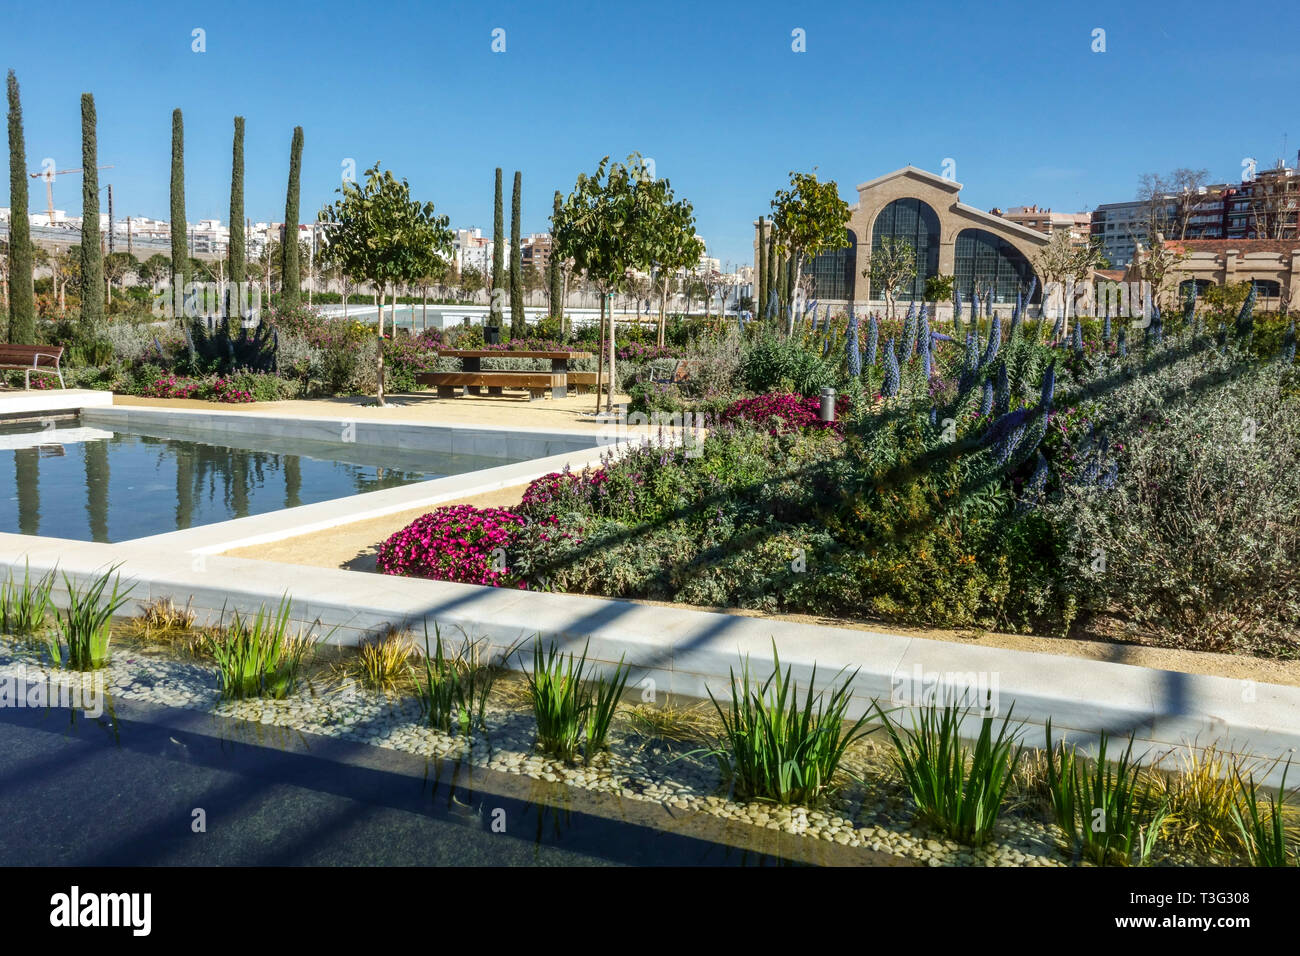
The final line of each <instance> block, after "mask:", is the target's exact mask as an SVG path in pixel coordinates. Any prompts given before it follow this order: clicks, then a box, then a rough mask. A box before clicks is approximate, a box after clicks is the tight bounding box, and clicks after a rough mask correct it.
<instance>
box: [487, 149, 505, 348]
mask: <svg viewBox="0 0 1300 956" xmlns="http://www.w3.org/2000/svg"><path fill="white" fill-rule="evenodd" d="M505 251H506V226H505V213H504V210H503V209H502V207H501V167H500V166H498V167H497V191H496V199H495V201H494V203H493V207H492V285H491V288H490V289H489V292H488V295H489V298H488V302H489V304H490V307H489V313H488V323H489V324H490V325H494V326H496V327H497V328H500V327H501V294H500V289H501V273H502V272H503V271H505V259H504V254H505Z"/></svg>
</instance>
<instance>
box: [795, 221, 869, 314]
mask: <svg viewBox="0 0 1300 956" xmlns="http://www.w3.org/2000/svg"><path fill="white" fill-rule="evenodd" d="M848 233H849V244H848V245H847V246H845V247H844V248H843V249H832V250H831V251H830V252H823V253H820V254H819V255H816V256H813V259H812V261H811V262H805V263H804V267H803V274H804V275H806V276H812V279H813V287H812V291H811V292H810V293H809V294H808V298H810V299H822V300H825V299H840V300H843V301H845V302H851V301H852V300H853V280H854V272H855V271H856V268H857V266H856V263H857V259H858V237H857V236H856V235H854V233H853V230H852V229H850V230H848Z"/></svg>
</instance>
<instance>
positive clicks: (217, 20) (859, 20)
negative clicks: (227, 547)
mask: <svg viewBox="0 0 1300 956" xmlns="http://www.w3.org/2000/svg"><path fill="white" fill-rule="evenodd" d="M217 6H220V8H221V9H214V8H215V7H217ZM548 8H550V9H549V11H548ZM1287 8H1288V7H1287V5H1283V6H1282V7H1281V8H1276V7H1275V8H1271V9H1270V11H1269V12H1268V13H1266V14H1260V15H1259V16H1256V15H1255V14H1252V13H1250V12H1249V11H1248V10H1245V9H1244V8H1239V7H1232V6H1224V5H1223V4H1222V3H1216V4H1210V3H1205V2H1199V0H1192V2H1182V3H1142V4H1140V5H1139V4H1132V3H1109V2H1103V3H1089V4H1086V5H1085V4H1068V5H1067V4H1056V3H1051V4H1045V3H998V2H986V3H983V4H980V5H979V6H978V7H976V6H974V5H970V4H962V3H948V2H933V0H931V2H927V3H924V4H897V5H891V6H890V7H889V8H888V9H882V8H879V5H877V4H866V3H863V2H861V0H856V2H838V0H828V2H822V3H818V4H814V5H811V6H805V5H802V4H794V3H765V2H760V0H750V2H746V3H733V2H729V0H715V2H710V3H699V2H694V3H678V2H671V0H668V2H658V3H654V4H610V3H592V4H574V3H568V4H562V5H560V4H543V3H537V2H531V3H519V4H515V3H482V4H468V3H456V4H448V3H429V2H423V3H420V2H401V3H393V2H384V0H374V2H370V3H359V2H355V0H352V2H346V3H340V2H332V0H318V2H314V3H285V2H278V0H263V2H258V3H248V2H234V3H222V4H220V5H217V4H211V3H201V4H200V3H171V4H161V3H131V2H114V3H112V4H105V3H94V4H91V3H79V2H64V3H60V4H58V5H56V6H55V7H50V6H49V5H45V4H11V5H10V6H9V7H8V9H7V11H6V20H7V21H8V22H7V24H6V26H7V29H6V30H5V34H4V36H3V38H0V51H2V52H3V57H2V58H0V66H3V67H6V68H9V67H11V68H13V69H14V70H16V72H17V74H18V78H19V81H20V83H21V84H22V93H23V109H24V118H25V122H26V138H27V157H28V165H29V168H30V170H32V171H34V170H37V169H39V168H40V163H41V160H42V159H43V158H44V157H47V156H48V157H52V158H54V160H55V162H56V164H57V167H58V168H65V167H72V166H79V165H80V164H81V155H80V119H79V95H80V93H81V92H83V91H91V92H93V93H94V94H95V98H96V105H97V109H98V113H99V155H100V162H101V163H112V164H113V165H114V167H115V168H114V169H112V170H106V171H104V172H103V173H101V183H104V182H112V183H113V189H114V196H115V202H116V212H117V214H118V215H121V216H125V215H128V214H130V215H145V216H153V217H157V218H166V215H167V209H168V199H167V195H168V163H169V150H170V137H171V132H170V127H171V111H172V109H173V108H175V107H178V106H179V107H181V108H182V109H183V110H184V114H185V131H186V186H187V189H186V194H187V195H186V198H187V218H188V219H189V220H191V221H194V220H198V219H202V218H219V219H222V220H225V219H226V218H227V215H228V210H229V186H230V136H231V119H232V117H233V116H234V115H236V114H242V115H244V116H245V117H246V118H247V141H246V157H247V176H246V185H245V189H246V208H247V212H248V215H249V216H250V217H252V218H254V219H258V220H268V219H269V220H278V219H281V218H283V212H284V180H285V174H286V171H287V167H288V152H289V141H290V136H291V134H292V130H293V127H294V126H295V125H301V126H303V127H304V131H305V138H306V147H305V152H304V160H303V163H304V168H303V186H302V189H303V198H302V203H303V216H304V218H307V217H309V216H310V215H311V214H312V213H313V212H314V211H315V210H317V209H319V208H320V206H321V205H323V204H324V203H326V202H328V201H329V200H331V199H332V198H333V197H334V192H333V191H334V189H335V188H336V187H337V185H338V183H339V178H340V173H341V164H342V163H343V162H344V160H346V159H349V158H351V159H354V160H355V161H356V164H357V168H358V170H363V169H364V168H365V167H366V166H368V165H370V164H371V163H373V162H374V161H376V160H381V161H382V162H383V164H384V165H385V166H386V167H388V168H391V169H393V170H394V171H395V172H396V173H397V174H398V175H399V176H404V177H406V178H407V179H409V180H410V182H411V185H412V188H413V192H414V194H415V195H416V197H417V198H419V199H422V200H432V201H433V202H434V203H435V204H436V205H437V208H438V211H439V212H442V213H446V214H448V215H450V216H451V219H452V223H453V225H455V226H458V227H467V226H475V225H476V226H479V227H482V228H484V229H485V231H490V228H491V220H492V175H493V169H494V168H495V167H496V166H501V167H503V169H504V170H505V173H504V175H505V178H506V183H507V186H506V189H507V202H508V201H509V195H508V194H509V182H510V177H511V175H512V172H513V170H515V169H520V170H522V171H523V182H524V202H523V229H524V231H525V232H534V231H541V230H544V229H546V228H547V217H548V216H549V214H550V208H551V196H552V193H553V192H554V190H556V189H561V190H563V191H565V192H566V193H567V192H568V191H569V190H570V189H571V188H572V186H573V182H574V179H575V178H576V176H577V174H578V173H579V172H580V171H583V170H591V169H593V168H594V167H595V165H596V163H597V161H598V160H599V159H600V158H601V157H602V156H604V155H606V154H611V155H613V156H614V157H616V158H622V157H624V156H626V155H627V154H628V153H630V152H632V151H633V150H639V151H640V152H641V153H642V154H643V155H644V156H647V157H651V158H653V159H654V161H655V167H656V171H657V173H658V174H659V175H660V176H666V177H667V178H669V179H670V180H671V181H672V184H673V187H674V189H675V191H676V192H677V194H678V195H679V196H685V197H686V198H688V199H690V200H691V201H692V202H693V203H694V205H695V211H696V218H697V222H698V226H699V231H700V233H701V234H702V235H703V236H704V237H705V238H706V240H707V241H708V242H709V245H710V252H711V253H712V254H713V255H716V256H718V257H720V258H722V259H723V260H733V261H741V260H746V259H748V257H749V255H750V252H749V250H750V241H751V232H752V230H751V227H750V226H749V223H751V222H752V221H753V219H754V218H755V217H756V216H757V215H758V214H759V213H761V212H763V211H765V210H766V209H767V208H768V203H769V201H770V200H771V197H772V194H773V193H774V191H775V190H776V189H778V188H780V187H782V186H783V185H785V183H786V180H787V177H788V173H789V171H790V170H791V169H800V170H803V169H808V168H811V167H813V166H816V167H818V173H819V175H820V176H821V177H822V178H824V179H827V178H828V179H834V180H836V181H837V182H838V184H839V187H840V193H841V195H843V196H844V198H845V199H846V200H848V201H853V199H854V198H855V197H856V194H855V192H854V186H856V184H858V183H860V182H864V181H866V180H868V179H872V178H874V177H876V176H878V175H880V174H882V173H885V172H888V171H890V170H892V169H895V168H897V167H900V166H903V165H906V164H908V163H911V164H913V165H916V166H920V167H922V168H925V169H929V170H932V171H934V172H940V171H941V167H942V163H943V160H944V159H946V158H951V159H953V160H954V161H955V164H956V165H955V172H956V178H957V179H958V181H959V182H961V183H963V184H964V186H965V188H964V189H963V191H962V199H963V200H964V201H965V202H968V203H970V204H972V205H975V206H978V207H981V208H989V207H992V206H1001V207H1004V208H1005V207H1007V206H1013V205H1021V204H1027V203H1035V202H1036V203H1038V204H1040V205H1043V206H1051V207H1052V208H1054V209H1063V210H1068V211H1077V210H1083V209H1090V208H1091V207H1093V206H1095V205H1096V204H1098V203H1100V202H1112V201H1118V200H1124V199H1130V198H1132V197H1133V195H1134V192H1135V190H1136V188H1137V179H1138V176H1139V175H1140V174H1141V173H1143V172H1147V171H1159V172H1164V171H1168V170H1170V169H1172V168H1174V167H1177V166H1191V167H1205V168H1207V169H1209V170H1210V173H1211V176H1212V177H1214V178H1215V179H1218V180H1230V179H1234V178H1239V176H1240V169H1241V160H1242V158H1243V157H1246V156H1252V157H1255V158H1257V159H1258V160H1259V161H1260V165H1261V166H1263V165H1266V164H1269V163H1271V162H1272V161H1273V160H1274V159H1276V158H1277V157H1278V156H1279V155H1281V153H1282V148H1283V135H1284V134H1289V140H1288V143H1289V145H1288V153H1289V155H1290V156H1292V157H1294V155H1295V151H1296V149H1297V148H1298V147H1300V122H1297V121H1296V119H1297V114H1296V112H1295V109H1294V106H1295V91H1296V77H1297V76H1298V75H1300V47H1297V45H1296V44H1295V42H1294V37H1295V36H1296V35H1297V32H1298V29H1300V8H1296V7H1289V9H1290V10H1291V12H1289V13H1288V12H1285V11H1286V9H1287ZM498 27H499V28H502V29H504V30H505V31H506V33H505V40H506V51H505V52H504V53H493V52H492V50H491V43H492V35H491V34H492V30H493V29H494V28H498ZM195 28H202V29H203V30H205V31H206V45H207V52H205V53H195V52H192V50H191V46H192V36H191V31H192V30H193V29H195ZM796 28H798V29H802V30H804V31H805V35H806V47H807V51H806V52H804V53H795V52H793V51H792V50H791V43H792V38H791V31H792V30H794V29H796ZM1095 28H1102V29H1104V30H1105V31H1106V34H1105V40H1106V51H1105V52H1104V53H1094V52H1093V51H1092V49H1091V46H1092V43H1093V37H1092V31H1093V30H1094V29H1095ZM34 186H35V188H33V190H32V207H33V209H38V208H40V206H41V205H43V203H44V188H43V186H42V185H41V184H40V183H39V182H37V183H35V184H34ZM55 204H56V206H58V207H59V208H61V209H65V208H66V209H68V211H69V212H70V213H74V214H75V213H76V212H77V211H79V209H80V183H79V179H78V178H77V177H71V176H70V177H63V178H61V179H60V180H59V181H58V182H57V183H56V186H55ZM0 205H8V181H7V177H5V178H4V179H3V182H0Z"/></svg>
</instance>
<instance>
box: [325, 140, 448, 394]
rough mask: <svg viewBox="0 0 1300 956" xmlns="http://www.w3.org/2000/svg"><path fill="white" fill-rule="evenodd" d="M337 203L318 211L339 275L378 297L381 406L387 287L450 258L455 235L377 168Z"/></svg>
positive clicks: (344, 189) (345, 188)
mask: <svg viewBox="0 0 1300 956" xmlns="http://www.w3.org/2000/svg"><path fill="white" fill-rule="evenodd" d="M336 191H337V192H340V193H342V198H341V199H338V200H335V201H334V202H333V203H332V204H331V205H329V206H326V207H325V208H324V209H322V210H321V212H320V217H319V218H320V219H321V221H322V222H328V223H330V224H332V229H331V231H330V245H331V246H332V247H333V253H334V255H336V256H337V257H338V261H339V262H340V263H341V265H342V266H343V269H344V271H345V272H346V273H347V274H348V275H350V276H353V277H355V278H358V279H365V280H367V281H369V282H370V283H372V284H373V285H374V287H375V289H376V290H377V292H378V305H379V315H380V316H381V321H380V322H379V323H378V325H377V328H376V338H375V377H376V399H377V401H378V403H379V404H380V405H381V406H382V405H383V404H384V332H383V328H384V327H383V322H382V316H383V312H384V300H385V296H386V295H387V292H388V290H389V289H390V288H395V287H396V286H398V285H401V284H406V283H415V282H417V281H419V279H420V277H421V276H424V275H427V274H429V272H430V271H431V270H433V269H435V268H437V266H436V265H435V264H434V260H435V259H441V258H442V257H443V256H445V255H446V254H448V253H450V251H451V248H452V240H453V238H454V234H453V233H452V231H451V229H450V228H449V220H448V218H447V217H446V216H439V215H437V214H435V212H434V206H433V203H431V202H425V203H421V202H416V201H414V200H412V199H411V188H410V186H409V184H408V183H407V181H406V180H405V179H400V180H399V179H397V178H396V177H395V176H394V175H393V173H392V170H383V171H382V172H381V171H380V167H379V164H378V163H376V164H375V165H374V166H372V167H371V168H370V169H367V170H366V173H365V181H364V183H362V184H358V183H356V182H345V183H343V185H342V186H341V187H340V188H339V189H338V190H336Z"/></svg>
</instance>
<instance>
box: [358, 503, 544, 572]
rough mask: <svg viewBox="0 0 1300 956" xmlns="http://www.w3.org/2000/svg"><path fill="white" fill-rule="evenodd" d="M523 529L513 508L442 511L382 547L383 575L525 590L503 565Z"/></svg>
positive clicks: (458, 507) (418, 521) (467, 507)
mask: <svg viewBox="0 0 1300 956" xmlns="http://www.w3.org/2000/svg"><path fill="white" fill-rule="evenodd" d="M524 523H525V522H524V519H523V518H521V517H520V516H519V515H517V514H515V513H514V512H512V511H511V510H510V509H508V508H475V507H474V506H473V505H452V506H450V507H446V508H438V509H437V510H435V511H432V512H430V513H429V514H427V515H424V516H423V517H420V518H417V519H416V520H415V521H413V522H411V523H410V524H409V525H407V526H406V527H405V528H403V529H402V530H401V531H399V532H397V533H396V534H394V535H393V536H392V537H390V538H388V540H386V541H385V542H384V543H383V544H381V545H380V546H379V555H378V560H377V562H376V563H377V566H378V569H379V571H380V572H382V573H383V574H401V575H406V576H407V577H417V578H429V579H431V580H434V581H456V582H459V583H461V584H485V585H489V586H492V587H513V586H518V587H520V588H523V587H524V586H525V585H524V584H523V583H522V582H518V581H517V579H516V578H515V577H514V576H512V575H511V574H510V572H509V570H508V566H507V564H506V562H505V561H504V560H502V559H503V558H504V555H505V554H506V553H507V552H508V551H509V550H510V545H511V543H512V542H513V540H514V535H515V533H516V532H517V531H518V530H519V529H520V528H522V527H523V525H524Z"/></svg>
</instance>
